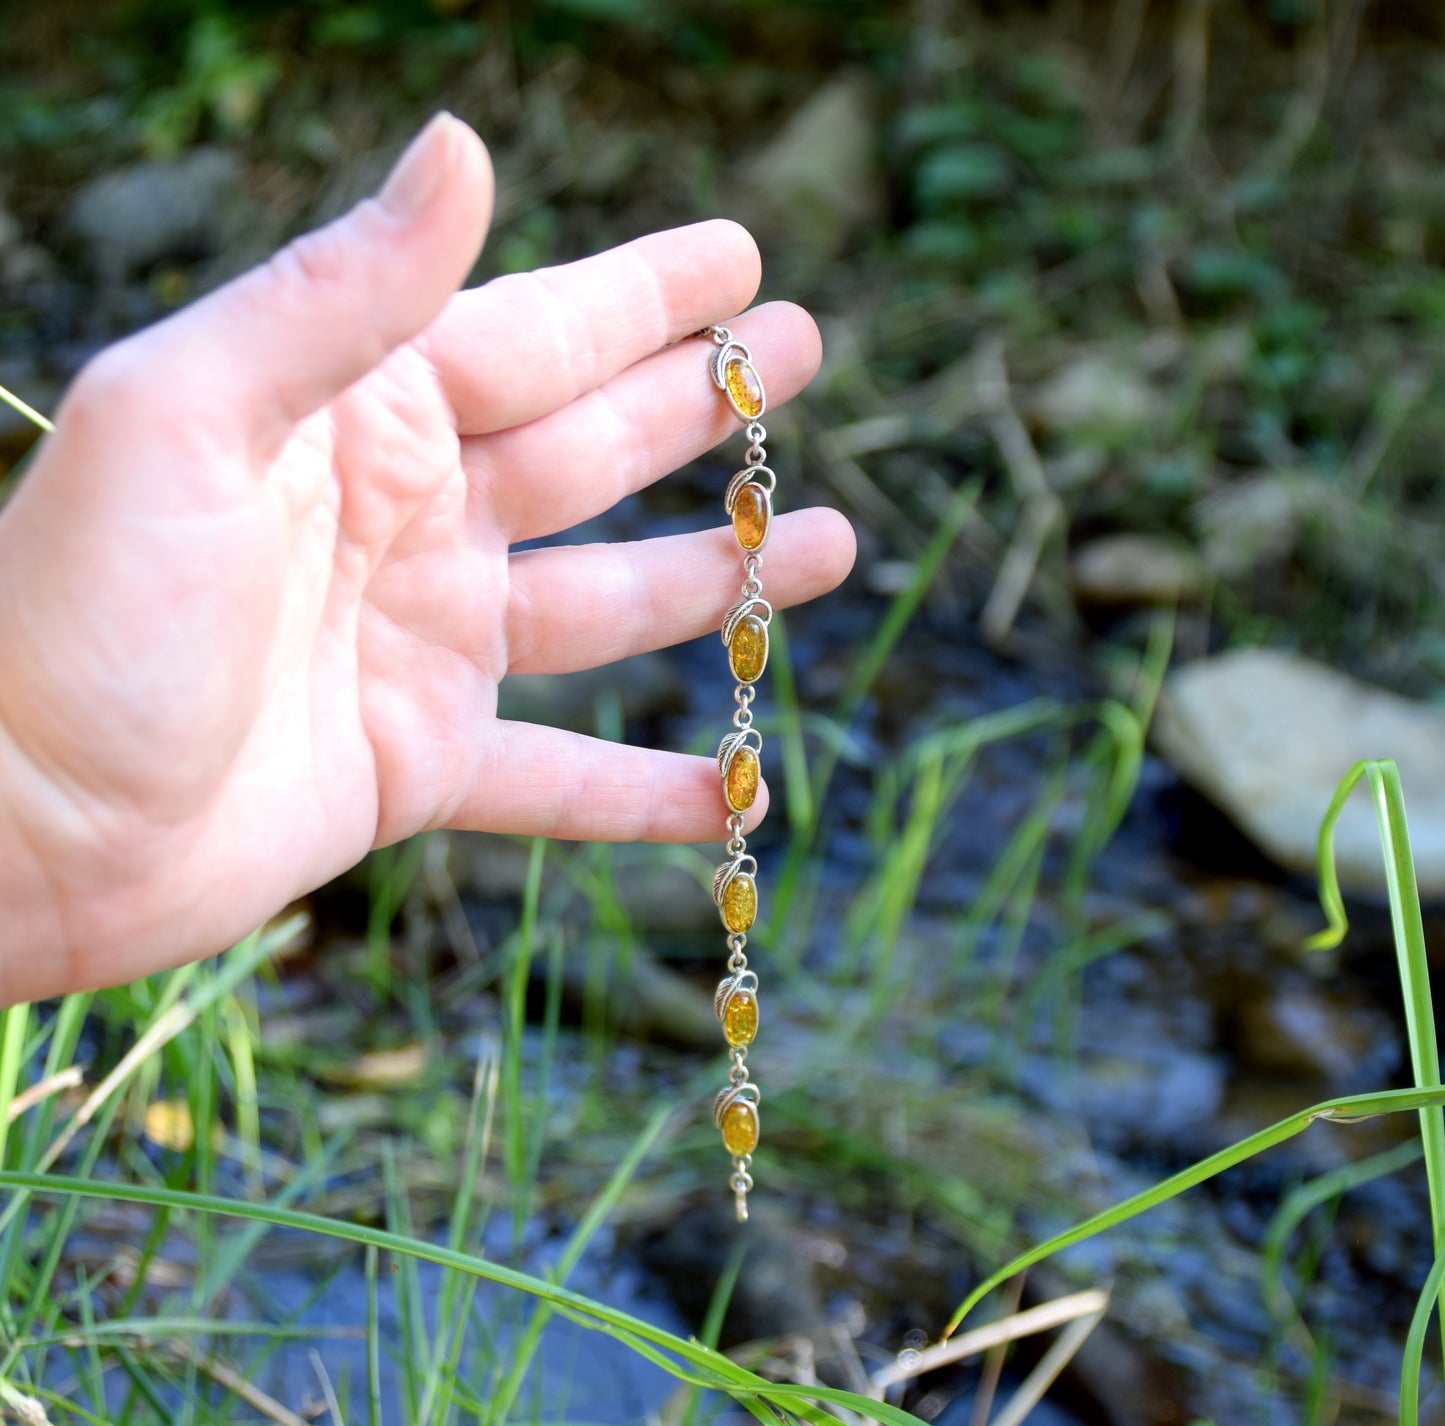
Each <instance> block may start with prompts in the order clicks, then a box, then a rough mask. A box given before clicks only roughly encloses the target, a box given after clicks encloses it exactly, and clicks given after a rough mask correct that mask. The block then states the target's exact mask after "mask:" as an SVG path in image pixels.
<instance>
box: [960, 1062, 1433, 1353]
mask: <svg viewBox="0 0 1445 1426" xmlns="http://www.w3.org/2000/svg"><path fill="white" fill-rule="evenodd" d="M1436 1105H1445V1089H1441V1088H1439V1087H1438V1086H1437V1087H1433V1088H1426V1089H1387V1090H1380V1091H1377V1092H1376V1093H1373V1094H1352V1095H1348V1096H1346V1097H1345V1098H1343V1099H1327V1100H1325V1101H1324V1102H1323V1103H1321V1104H1316V1105H1313V1106H1312V1107H1311V1108H1309V1109H1302V1110H1300V1111H1299V1113H1297V1114H1291V1115H1290V1116H1289V1118H1287V1119H1281V1120H1280V1121H1279V1122H1278V1123H1276V1124H1271V1125H1270V1126H1269V1127H1268V1128H1266V1129H1261V1130H1259V1131H1258V1133H1255V1134H1251V1135H1249V1137H1248V1138H1246V1139H1241V1140H1240V1141H1239V1142H1238V1143H1237V1144H1231V1145H1229V1147H1228V1148H1224V1149H1220V1150H1219V1152H1218V1153H1215V1154H1211V1155H1210V1156H1209V1157H1208V1158H1207V1159H1201V1160H1200V1161H1199V1162H1198V1163H1197V1164H1193V1165H1191V1166H1190V1167H1189V1168H1187V1169H1184V1170H1182V1171H1181V1172H1179V1173H1177V1174H1175V1175H1173V1177H1171V1178H1167V1179H1165V1180H1164V1181H1163V1182H1162V1183H1157V1184H1155V1185H1154V1186H1153V1187H1152V1188H1148V1189H1145V1190H1144V1191H1143V1192H1142V1193H1136V1194H1134V1195H1132V1196H1131V1197H1129V1198H1126V1199H1125V1200H1124V1201H1123V1202H1122V1203H1116V1204H1115V1205H1114V1207H1112V1208H1106V1209H1105V1210H1104V1211H1103V1212H1102V1213H1096V1214H1095V1215H1094V1216H1093V1217H1092V1218H1088V1219H1085V1220H1084V1222H1082V1223H1078V1224H1075V1226H1074V1227H1072V1228H1069V1229H1067V1230H1066V1231H1064V1232H1062V1233H1058V1234H1056V1235H1055V1236H1054V1237H1052V1238H1050V1239H1048V1241H1047V1242H1043V1243H1040V1244H1038V1245H1037V1246H1036V1247H1033V1248H1030V1249H1029V1250H1028V1251H1027V1252H1025V1253H1020V1254H1019V1256H1018V1257H1016V1258H1014V1259H1013V1261H1012V1262H1009V1263H1006V1264H1004V1266H1003V1267H1001V1268H1000V1269H999V1270H998V1271H997V1272H995V1273H993V1274H991V1275H990V1276H989V1277H987V1278H985V1279H984V1281H983V1282H981V1283H980V1284H979V1285H978V1286H977V1287H976V1288H974V1290H973V1291H972V1292H971V1293H969V1295H968V1296H967V1297H966V1298H965V1299H964V1300H963V1303H962V1305H961V1306H960V1307H959V1309H958V1311H957V1312H955V1313H954V1314H953V1317H952V1318H951V1319H950V1320H949V1323H948V1326H947V1327H945V1328H944V1330H943V1337H944V1338H945V1339H947V1338H948V1337H951V1336H952V1335H953V1333H954V1332H955V1331H956V1330H957V1329H958V1325H959V1323H961V1322H962V1321H963V1319H964V1318H965V1317H967V1316H968V1314H969V1313H970V1312H972V1311H973V1309H974V1307H976V1306H977V1305H978V1303H979V1302H981V1301H982V1300H983V1299H984V1298H985V1297H987V1296H988V1294H989V1293H990V1292H992V1291H993V1290H994V1288H996V1287H998V1286H999V1285H1000V1284H1001V1283H1004V1282H1007V1281H1008V1279H1009V1278H1011V1277H1012V1276H1013V1275H1014V1274H1015V1273H1017V1272H1022V1271H1023V1270H1024V1269H1025V1268H1027V1267H1032V1266H1033V1265H1034V1264H1035V1263H1039V1262H1042V1261H1043V1260H1044V1259H1045V1258H1049V1257H1052V1256H1053V1255H1054V1254H1055V1253H1059V1252H1062V1251H1063V1250H1064V1249H1065V1248H1071V1247H1073V1246H1074V1245H1075V1244H1076V1243H1082V1242H1085V1241H1087V1240H1088V1239H1089V1238H1092V1237H1095V1236H1096V1235H1097V1234H1099V1233H1102V1232H1104V1231H1105V1230H1106V1229H1109V1228H1114V1227H1117V1226H1118V1225H1119V1224H1120V1223H1127V1222H1128V1221H1129V1219H1131V1218H1137V1217H1138V1216H1139V1214H1141V1213H1146V1212H1148V1210H1149V1209H1151V1208H1157V1207H1158V1206H1159V1204H1161V1203H1166V1202H1168V1200H1169V1199H1171V1198H1177V1197H1178V1196H1179V1195H1180V1194H1181V1193H1184V1192H1187V1191H1188V1190H1189V1189H1191V1188H1195V1187H1197V1186H1198V1185H1199V1184H1201V1183H1204V1182H1206V1181H1207V1180H1208V1179H1211V1178H1214V1177H1215V1176H1216V1175H1217V1174H1221V1173H1223V1172H1224V1171H1225V1170H1226V1169H1231V1168H1233V1167H1234V1166H1235V1165H1236V1164H1241V1163H1243V1162H1244V1161H1245V1160H1246V1159H1252V1158H1253V1157H1254V1156H1255V1155H1256V1154H1262V1153H1263V1152H1264V1151H1265V1150H1266V1149H1272V1148H1273V1147H1274V1146H1275V1145H1276V1144H1282V1143H1284V1142H1285V1140H1286V1139H1292V1138H1294V1136H1295V1135H1296V1134H1301V1133H1303V1132H1304V1131H1305V1130H1306V1129H1308V1128H1309V1126H1310V1125H1311V1124H1313V1123H1314V1122H1315V1121H1316V1120H1317V1119H1324V1120H1328V1121H1331V1122H1333V1123H1336V1124H1351V1123H1354V1122H1356V1121H1357V1120H1360V1119H1370V1118H1373V1117H1374V1116H1376V1115H1378V1114H1396V1113H1399V1112H1401V1111H1403V1110H1410V1109H1416V1110H1418V1109H1425V1108H1430V1107H1433V1106H1436Z"/></svg>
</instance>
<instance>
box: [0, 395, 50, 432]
mask: <svg viewBox="0 0 1445 1426" xmlns="http://www.w3.org/2000/svg"><path fill="white" fill-rule="evenodd" d="M0 401H3V402H4V403H5V404H6V405H7V406H10V407H13V408H14V409H15V410H16V411H18V412H19V413H20V414H21V415H22V416H24V417H25V419H26V420H27V421H29V422H31V423H32V424H33V425H36V426H39V427H40V429H41V430H42V431H44V432H45V433H46V434H47V435H49V434H50V433H51V432H53V431H54V430H55V426H54V425H53V424H52V423H51V421H50V420H49V419H48V418H47V417H45V416H42V415H41V414H40V412H39V411H37V410H36V409H35V408H34V407H33V406H32V405H30V403H29V402H28V401H22V400H21V399H20V398H19V397H18V396H17V395H16V394H15V393H14V392H13V391H11V390H10V389H9V388H8V387H4V386H0Z"/></svg>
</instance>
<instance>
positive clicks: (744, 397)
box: [723, 356, 763, 421]
mask: <svg viewBox="0 0 1445 1426" xmlns="http://www.w3.org/2000/svg"><path fill="white" fill-rule="evenodd" d="M723 382H724V383H725V384H726V386H727V393H728V400H729V401H731V402H732V404H733V410H734V411H736V412H737V413H738V415H739V416H741V417H742V418H743V420H745V421H751V420H753V419H754V418H755V417H757V416H761V415H762V414H763V383H762V380H761V378H760V377H759V376H758V373H757V371H756V370H755V369H754V367H753V364H752V362H750V361H748V360H747V358H746V357H740V356H735V357H733V358H731V359H730V360H729V362H728V364H727V365H726V366H725V367H724V368H723Z"/></svg>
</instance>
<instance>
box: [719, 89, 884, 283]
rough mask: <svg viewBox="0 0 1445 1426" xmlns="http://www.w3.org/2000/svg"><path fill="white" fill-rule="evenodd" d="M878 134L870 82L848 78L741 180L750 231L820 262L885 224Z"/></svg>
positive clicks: (818, 96) (808, 105) (821, 96)
mask: <svg viewBox="0 0 1445 1426" xmlns="http://www.w3.org/2000/svg"><path fill="white" fill-rule="evenodd" d="M874 149H875V127H874V122H873V117H872V113H871V104H870V101H869V93H868V87H867V83H866V81H865V80H864V79H863V78H862V77H861V76H859V75H855V74H844V75H840V76H839V77H838V78H836V79H833V80H830V81H829V82H828V83H827V84H825V85H823V86H822V87H821V88H820V89H818V90H817V91H816V92H815V93H814V94H813V95H812V97H811V98H809V99H808V100H806V101H805V102H804V104H803V106H802V107H801V108H800V109H798V110H797V111H796V112H795V113H794V114H793V115H792V117H791V118H790V119H789V120H788V121H787V123H785V124H784V125H783V127H782V128H781V129H780V130H779V131H778V133H777V135H776V136H775V137H774V138H773V139H771V140H770V141H769V142H768V143H767V144H766V145H765V146H764V147H763V148H762V149H760V150H759V151H758V152H757V153H756V154H755V155H754V156H753V157H752V158H751V159H750V160H749V161H748V162H747V163H745V164H744V165H743V168H742V171H741V172H740V174H739V175H738V181H739V186H740V197H741V200H742V206H743V208H744V209H745V214H744V216H745V217H746V219H747V220H748V221H749V223H750V224H751V225H752V226H754V227H756V228H758V229H759V230H760V231H762V232H763V233H765V234H772V233H778V234H785V235H786V236H787V238H788V239H789V242H790V245H791V246H793V247H797V246H798V245H799V244H801V245H803V246H806V247H808V248H810V249H811V250H812V251H813V252H814V253H815V254H819V255H821V254H827V253H835V252H837V251H838V250H839V249H840V248H841V247H842V245H843V244H844V243H845V242H846V241H847V240H848V238H849V236H850V235H851V234H852V233H853V232H855V231H856V230H857V229H858V228H859V227H861V226H862V225H864V224H865V223H868V222H874V221H877V220H879V219H880V218H881V215H882V208H883V201H884V200H883V185H882V182H881V181H880V178H879V175H878V164H877V158H876V155H875V152H874Z"/></svg>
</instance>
